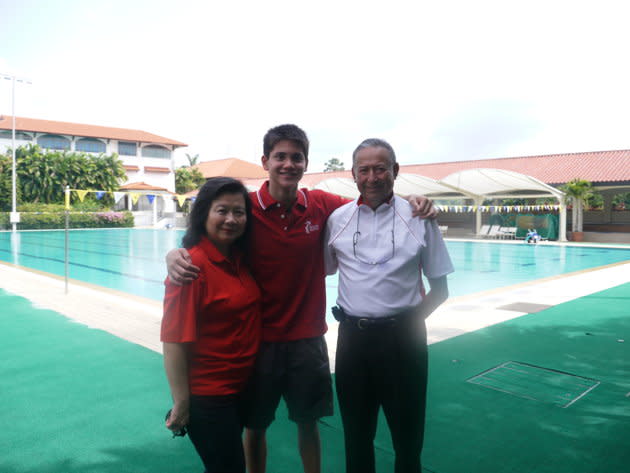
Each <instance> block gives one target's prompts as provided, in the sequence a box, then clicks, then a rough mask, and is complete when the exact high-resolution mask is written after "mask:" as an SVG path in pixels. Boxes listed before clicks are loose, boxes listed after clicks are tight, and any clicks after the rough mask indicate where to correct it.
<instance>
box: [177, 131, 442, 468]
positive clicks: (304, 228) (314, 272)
mask: <svg viewBox="0 0 630 473" xmlns="http://www.w3.org/2000/svg"><path fill="white" fill-rule="evenodd" d="M308 150H309V141H308V138H307V136H306V133H304V131H303V130H301V129H300V128H298V127H297V126H295V125H280V126H277V127H275V128H272V129H270V130H269V131H268V132H267V134H266V135H265V137H264V140H263V152H264V154H263V156H262V158H261V160H262V165H263V168H264V169H265V170H267V171H268V173H269V180H268V181H267V182H265V183H264V184H263V185H262V187H261V188H260V189H259V190H258V191H256V192H251V193H250V198H251V199H252V204H253V205H252V210H253V232H252V233H253V238H252V242H251V246H252V247H251V249H250V252H249V254H250V258H251V261H250V267H251V268H252V272H253V276H254V278H255V279H256V281H257V282H258V284H259V286H260V289H261V291H262V320H263V329H262V344H261V349H260V351H259V353H258V359H257V363H256V368H255V372H254V374H253V376H252V380H251V403H250V406H251V409H250V412H249V413H248V415H247V419H245V426H246V427H247V429H246V435H245V455H246V459H247V468H248V472H249V473H260V472H264V471H265V466H266V456H267V445H266V435H265V433H266V430H267V428H268V427H269V425H271V423H272V422H273V420H274V417H275V411H276V409H277V407H278V404H279V402H280V398H281V397H282V398H284V400H285V402H286V404H287V407H288V411H289V418H290V419H291V420H292V421H294V422H295V423H296V424H297V429H298V446H299V451H300V455H301V457H302V463H303V466H304V472H305V473H319V472H320V471H321V447H320V439H319V430H318V428H317V420H318V419H319V418H321V417H324V416H329V415H332V411H333V408H332V386H331V377H330V367H329V363H328V349H327V347H326V341H325V339H324V334H325V333H326V330H327V328H328V327H327V325H326V290H325V269H324V258H323V237H324V227H325V225H326V220H327V219H328V216H329V215H330V214H331V213H332V212H333V211H334V210H335V209H337V208H338V207H340V206H341V205H343V204H345V203H346V202H348V200H347V199H344V198H342V197H340V196H337V195H334V194H330V193H328V192H324V191H320V190H311V191H309V190H307V189H299V188H298V184H299V182H300V180H301V179H302V176H303V175H304V172H305V171H306V169H307V165H308ZM414 202H415V204H416V207H417V213H418V214H419V215H422V216H425V217H426V216H429V217H430V216H434V214H435V213H436V211H435V209H434V207H433V206H432V204H431V202H430V201H429V200H427V199H425V198H423V197H419V198H417V199H414ZM167 264H168V267H169V276H170V278H171V279H172V280H173V281H175V282H176V283H177V282H179V283H186V282H187V281H190V280H191V278H194V277H195V276H196V272H197V268H195V267H193V266H191V265H190V260H189V258H188V255H187V254H186V252H185V250H181V249H180V250H172V251H171V252H170V253H169V255H168V256H167Z"/></svg>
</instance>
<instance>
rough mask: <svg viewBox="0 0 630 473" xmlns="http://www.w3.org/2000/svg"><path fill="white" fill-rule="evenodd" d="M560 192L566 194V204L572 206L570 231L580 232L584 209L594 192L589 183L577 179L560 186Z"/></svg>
mask: <svg viewBox="0 0 630 473" xmlns="http://www.w3.org/2000/svg"><path fill="white" fill-rule="evenodd" d="M560 190H561V191H562V192H564V193H565V194H566V196H565V201H566V203H567V204H569V203H570V204H572V205H573V210H572V212H571V216H572V222H571V230H572V231H574V232H581V231H582V228H583V222H584V207H585V206H586V203H587V202H588V201H589V200H590V199H592V198H593V196H594V195H595V194H596V191H595V190H594V189H593V185H592V184H591V183H590V182H589V181H587V180H584V179H579V178H575V179H573V180H572V181H569V182H567V183H566V184H564V185H562V186H560Z"/></svg>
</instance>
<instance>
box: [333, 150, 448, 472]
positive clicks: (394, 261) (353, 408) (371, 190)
mask: <svg viewBox="0 0 630 473" xmlns="http://www.w3.org/2000/svg"><path fill="white" fill-rule="evenodd" d="M352 175H353V177H354V179H355V181H356V183H357V187H358V189H359V192H360V193H361V196H360V197H359V198H358V199H356V200H354V201H353V202H350V203H348V204H346V205H344V206H342V207H340V208H338V209H337V210H336V211H335V212H333V214H332V215H331V216H330V218H329V220H328V224H327V233H326V239H325V257H326V270H327V273H328V274H332V273H334V272H335V271H336V270H337V269H338V270H339V296H338V299H337V307H336V308H335V309H334V310H333V311H334V313H335V317H336V318H337V319H338V320H340V327H339V338H338V341H337V355H336V363H335V377H336V385H337V396H338V399H339V408H340V412H341V417H342V421H343V427H344V438H345V446H346V473H374V472H375V466H374V463H375V462H374V435H375V433H376V425H377V420H378V411H379V408H381V407H382V408H383V411H384V413H385V416H386V419H387V423H388V425H389V429H390V432H391V435H392V441H393V445H394V450H395V453H396V467H395V472H396V473H420V472H421V462H420V454H421V451H422V444H423V437H424V418H425V405H426V386H427V370H428V362H427V341H426V340H427V339H426V326H425V318H426V317H428V316H429V314H431V313H432V312H433V311H434V310H435V308H436V307H438V306H439V305H440V304H441V303H442V302H444V300H446V298H447V297H448V286H447V281H446V275H447V274H449V273H451V272H452V271H453V265H452V263H451V260H450V257H449V255H448V252H447V250H446V246H445V244H444V241H443V240H442V236H441V234H440V231H439V228H438V225H437V222H436V221H435V220H424V219H419V218H412V215H411V207H410V205H409V203H408V202H407V201H406V200H404V199H401V198H400V197H397V196H395V195H394V193H393V189H394V179H396V176H397V175H398V164H397V163H396V155H395V153H394V150H393V148H392V147H391V146H390V145H389V143H387V142H386V141H383V140H380V139H368V140H365V141H363V142H362V143H361V144H360V145H359V146H358V147H357V149H356V150H355V151H354V153H353V165H352ZM422 273H424V275H425V277H426V278H427V279H428V281H429V286H430V290H429V292H428V293H427V294H424V291H423V285H422Z"/></svg>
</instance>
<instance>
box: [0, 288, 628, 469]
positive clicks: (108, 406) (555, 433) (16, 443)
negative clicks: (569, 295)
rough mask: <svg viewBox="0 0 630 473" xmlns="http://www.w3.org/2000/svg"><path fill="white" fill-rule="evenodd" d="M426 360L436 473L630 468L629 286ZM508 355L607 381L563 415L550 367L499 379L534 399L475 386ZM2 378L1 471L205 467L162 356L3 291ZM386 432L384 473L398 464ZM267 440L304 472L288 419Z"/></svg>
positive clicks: (468, 339) (459, 341)
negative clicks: (168, 415) (169, 413)
mask: <svg viewBox="0 0 630 473" xmlns="http://www.w3.org/2000/svg"><path fill="white" fill-rule="evenodd" d="M619 340H625V341H624V342H620V341H619ZM430 357H431V362H430V363H431V368H430V369H431V378H430V386H429V410H428V420H427V436H426V437H427V439H426V443H425V451H424V455H423V464H424V466H425V468H426V470H427V471H430V472H435V473H477V472H479V473H481V472H484V473H485V472H496V473H508V472H514V473H516V472H518V473H529V472H535V473H545V472H548V473H564V472H566V473H596V472H597V473H600V472H622V471H628V465H629V464H630V449H629V448H628V439H630V397H628V396H630V394H628V393H630V376H628V373H630V285H628V284H627V285H623V286H619V287H616V288H613V289H610V290H607V291H604V292H601V293H598V294H595V295H592V296H588V297H584V298H581V299H579V300H576V301H573V302H569V303H566V304H562V305H560V306H557V307H554V308H551V309H548V310H545V311H543V312H539V313H537V314H532V315H528V316H525V317H521V318H518V319H515V320H512V321H509V322H506V323H503V324H500V325H496V326H493V327H489V328H487V329H484V330H480V331H478V332H475V333H471V334H466V335H462V336H459V337H456V338H454V339H451V340H447V341H444V342H441V343H438V344H435V345H432V346H431V348H430ZM508 361H513V362H520V363H526V364H529V365H535V366H540V367H543V368H547V369H552V370H557V371H561V372H565V373H570V374H573V375H576V376H581V377H584V378H591V379H595V380H598V381H600V383H601V384H599V385H598V386H597V387H595V388H594V389H593V390H592V391H591V392H590V393H588V394H587V395H585V396H584V397H583V398H581V399H580V400H578V401H577V402H575V403H574V404H572V405H570V406H569V407H567V408H562V407H559V405H558V403H554V402H552V401H550V400H549V399H551V398H547V399H546V398H545V396H544V394H545V393H551V394H553V395H557V394H558V392H560V391H562V389H563V386H564V385H565V384H566V379H567V378H564V380H565V381H561V382H556V381H555V378H554V376H553V372H546V371H545V372H543V373H544V377H543V378H544V379H545V381H544V382H545V383H550V384H549V385H548V386H547V387H545V386H542V387H541V385H540V382H539V381H538V380H532V379H531V378H530V377H529V375H528V374H527V373H525V374H523V373H521V375H520V376H521V377H520V378H515V377H513V376H512V375H511V374H510V373H509V372H508V373H507V374H505V373H503V374H501V376H503V378H501V377H500V378H498V380H495V381H493V382H494V383H495V384H496V383H499V384H501V383H504V385H507V386H510V389H511V390H513V391H514V390H516V391H518V392H519V393H520V394H522V393H524V392H525V393H527V392H529V391H532V392H536V396H538V398H540V399H542V400H538V401H536V400H530V399H526V398H524V397H519V396H516V395H512V394H506V393H504V392H500V391H497V390H494V389H490V388H488V387H485V386H481V385H479V384H473V383H469V382H467V380H468V379H470V378H472V377H473V376H476V375H478V374H480V373H482V372H484V371H485V370H488V369H490V368H493V367H496V366H498V365H501V364H502V363H505V362H508ZM535 371H536V370H535ZM550 373H551V375H550ZM0 379H2V387H1V388H0V401H1V405H0V407H1V409H0V423H1V424H0V425H2V433H1V434H0V452H2V455H0V471H2V472H3V473H23V472H35V471H37V472H44V473H62V472H64V473H67V472H82V473H83V472H85V473H110V472H111V473H114V472H116V473H118V472H145V471H146V472H158V473H159V472H164V473H166V472H177V473H180V472H201V471H203V468H202V466H201V464H200V462H199V460H198V459H197V456H196V454H195V452H194V451H193V449H192V447H191V446H190V444H189V441H188V440H187V439H180V438H178V439H171V437H170V435H169V434H168V432H167V431H166V430H165V429H164V427H163V422H162V421H163V415H164V412H165V411H166V409H167V408H168V407H169V403H170V399H169V394H168V388H167V385H166V380H165V377H164V375H163V370H162V359H161V356H160V355H159V354H156V353H154V352H151V351H149V350H147V349H144V348H142V347H139V346H137V345H133V344H131V343H128V342H125V341H123V340H120V339H118V338H116V337H114V336H112V335H109V334H107V333H104V332H102V331H99V330H92V329H89V328H87V327H85V326H83V325H79V324H76V323H73V322H71V321H69V320H68V319H66V318H65V317H63V316H61V315H59V314H57V313H55V312H51V311H47V310H41V309H36V308H33V307H32V305H31V304H30V302H28V301H27V300H25V299H22V298H19V297H16V296H12V295H8V294H6V293H5V292H3V291H0ZM563 383H564V384H563ZM515 386H516V387H518V389H515ZM571 386H572V387H571V390H569V391H568V392H567V394H568V395H573V390H574V389H575V386H574V384H571ZM495 387H496V386H495ZM558 390H560V391H558ZM541 393H542V394H541ZM560 395H562V393H560ZM545 399H546V400H545ZM380 425H381V427H382V428H380V429H379V432H378V435H377V441H376V445H377V448H378V471H379V472H382V473H385V472H390V471H393V467H392V465H393V456H392V453H391V442H390V441H389V437H388V433H387V430H386V429H385V428H384V420H383V419H381V424H380ZM321 432H322V444H323V449H324V458H323V471H324V472H331V473H336V472H343V441H342V436H341V430H340V421H339V418H338V417H333V418H330V419H327V420H326V421H325V422H324V423H323V424H322V425H321ZM269 444H270V452H269V468H268V471H269V472H270V473H295V472H299V471H301V467H300V461H299V458H298V455H297V448H296V432H295V429H294V426H293V425H292V424H291V423H290V422H289V421H287V420H286V414H285V413H284V412H279V414H278V420H277V421H276V422H275V423H274V425H273V426H272V428H271V430H270V432H269Z"/></svg>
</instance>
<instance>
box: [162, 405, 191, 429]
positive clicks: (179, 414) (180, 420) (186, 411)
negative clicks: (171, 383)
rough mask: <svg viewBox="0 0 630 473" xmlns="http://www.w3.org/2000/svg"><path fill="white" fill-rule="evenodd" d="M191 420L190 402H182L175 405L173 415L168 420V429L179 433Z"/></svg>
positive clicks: (172, 410)
mask: <svg viewBox="0 0 630 473" xmlns="http://www.w3.org/2000/svg"><path fill="white" fill-rule="evenodd" d="M189 420H190V402H189V401H188V400H186V401H180V402H176V403H175V404H173V408H172V409H171V415H170V416H169V417H168V419H166V428H167V429H168V430H171V431H173V432H175V433H176V432H179V431H180V430H182V429H183V428H184V427H186V426H187V425H188V422H189Z"/></svg>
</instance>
